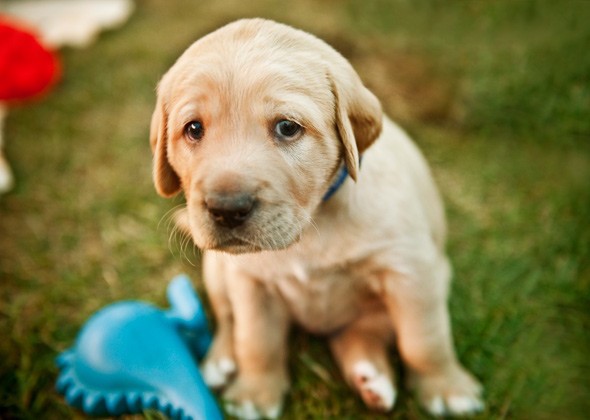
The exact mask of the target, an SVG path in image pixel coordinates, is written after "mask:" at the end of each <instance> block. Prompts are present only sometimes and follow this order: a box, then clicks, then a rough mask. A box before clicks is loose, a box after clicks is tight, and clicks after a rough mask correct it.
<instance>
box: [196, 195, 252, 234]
mask: <svg viewBox="0 0 590 420" xmlns="http://www.w3.org/2000/svg"><path fill="white" fill-rule="evenodd" d="M255 202H256V200H255V199H254V197H253V196H252V195H251V194H248V193H231V194H230V193H210V194H208V195H207V196H206V197H205V207H206V208H207V211H208V212H209V215H210V216H211V219H213V220H214V221H215V223H217V224H218V225H220V226H223V227H226V228H229V229H233V228H235V227H238V226H240V225H242V224H243V223H244V222H245V221H246V220H247V219H248V218H249V217H250V215H251V214H252V210H253V209H254V204H255Z"/></svg>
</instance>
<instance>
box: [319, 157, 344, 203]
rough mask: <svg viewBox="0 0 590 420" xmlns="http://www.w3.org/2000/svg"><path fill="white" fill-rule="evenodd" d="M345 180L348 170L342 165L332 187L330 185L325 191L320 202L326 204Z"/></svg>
mask: <svg viewBox="0 0 590 420" xmlns="http://www.w3.org/2000/svg"><path fill="white" fill-rule="evenodd" d="M346 178H348V169H347V168H346V165H345V164H342V166H341V167H340V170H339V171H338V176H337V177H336V179H335V180H334V182H333V183H332V185H330V188H328V191H326V194H324V197H323V198H322V201H323V202H326V201H328V200H329V199H330V198H331V197H332V196H333V195H334V194H336V191H338V189H339V188H340V187H341V186H342V184H344V181H346Z"/></svg>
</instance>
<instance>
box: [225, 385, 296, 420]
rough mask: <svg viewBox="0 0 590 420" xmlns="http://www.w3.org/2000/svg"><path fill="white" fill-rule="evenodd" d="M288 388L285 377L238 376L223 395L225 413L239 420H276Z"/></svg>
mask: <svg viewBox="0 0 590 420" xmlns="http://www.w3.org/2000/svg"><path fill="white" fill-rule="evenodd" d="M288 388H289V382H288V380H287V377H286V375H283V374H279V373H276V374H275V373H273V374H266V375H260V376H250V375H239V376H238V377H237V378H236V380H235V381H234V382H233V383H232V384H231V385H230V386H229V387H228V389H227V390H226V391H225V393H224V394H223V400H224V406H225V409H226V411H227V412H228V413H229V414H231V415H232V416H235V417H238V418H240V419H247V420H254V419H262V418H265V419H276V418H278V417H279V416H280V415H281V412H282V410H283V398H284V396H285V393H286V392H287V390H288Z"/></svg>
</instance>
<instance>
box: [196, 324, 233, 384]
mask: <svg viewBox="0 0 590 420" xmlns="http://www.w3.org/2000/svg"><path fill="white" fill-rule="evenodd" d="M236 371H237V366H236V362H235V359H234V352H233V346H232V340H231V335H230V334H223V333H218V334H217V335H216V336H215V338H214V340H213V344H211V348H210V349H209V352H208V353H207V356H206V357H205V360H204V361H203V363H202V364H201V373H202V375H203V379H204V380H205V383H206V384H207V385H208V386H209V387H210V388H213V389H219V388H223V387H224V386H226V385H227V384H228V383H229V382H230V381H231V379H232V378H233V376H234V375H235V374H236Z"/></svg>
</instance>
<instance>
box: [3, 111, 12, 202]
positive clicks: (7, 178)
mask: <svg viewBox="0 0 590 420" xmlns="http://www.w3.org/2000/svg"><path fill="white" fill-rule="evenodd" d="M6 111H7V110H6V106H5V105H4V103H2V102H0V194H1V193H5V192H7V191H10V190H11V189H12V186H13V185H14V177H13V176H12V171H11V170H10V166H9V165H8V162H7V161H6V158H5V157H4V136H3V134H4V119H5V118H6V114H7V112H6Z"/></svg>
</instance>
